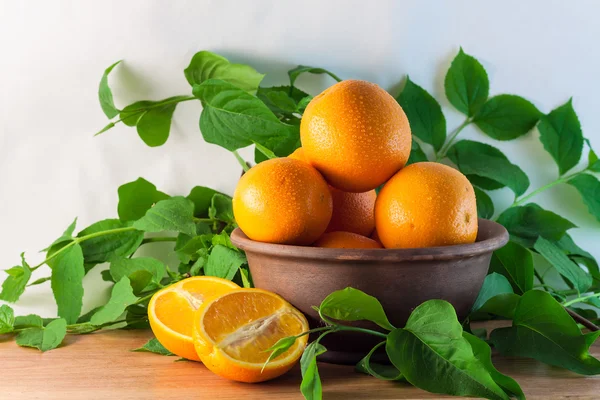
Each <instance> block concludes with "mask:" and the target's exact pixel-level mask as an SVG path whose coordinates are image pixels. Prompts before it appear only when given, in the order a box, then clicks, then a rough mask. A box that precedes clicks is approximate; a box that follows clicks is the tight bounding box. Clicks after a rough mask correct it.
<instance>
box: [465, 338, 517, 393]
mask: <svg viewBox="0 0 600 400" xmlns="http://www.w3.org/2000/svg"><path fill="white" fill-rule="evenodd" d="M463 337H464V338H465V339H466V340H467V341H468V342H469V344H470V345H471V348H472V349H473V355H474V356H475V358H476V359H477V360H478V361H479V362H480V363H481V364H483V366H484V367H485V369H486V370H487V371H488V372H489V373H490V375H491V376H492V379H494V381H495V382H496V383H497V384H498V386H500V387H501V388H502V389H503V390H504V391H505V392H506V393H507V394H509V395H511V396H514V397H516V398H517V399H519V400H525V394H524V393H523V390H522V389H521V386H519V384H518V383H517V381H515V380H514V379H513V378H511V377H509V376H506V375H504V374H502V373H501V372H500V371H498V370H497V369H496V367H494V364H492V350H491V349H490V346H489V345H488V344H487V343H486V342H485V341H483V340H481V339H479V338H478V337H476V336H474V335H471V334H470V333H467V332H463Z"/></svg>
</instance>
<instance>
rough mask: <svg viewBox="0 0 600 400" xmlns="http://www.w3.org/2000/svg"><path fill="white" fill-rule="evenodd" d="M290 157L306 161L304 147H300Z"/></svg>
mask: <svg viewBox="0 0 600 400" xmlns="http://www.w3.org/2000/svg"><path fill="white" fill-rule="evenodd" d="M288 157H289V158H293V159H295V160H300V161H306V157H305V156H304V149H302V147H298V148H297V149H296V150H294V152H293V153H292V154H290V155H289V156H288Z"/></svg>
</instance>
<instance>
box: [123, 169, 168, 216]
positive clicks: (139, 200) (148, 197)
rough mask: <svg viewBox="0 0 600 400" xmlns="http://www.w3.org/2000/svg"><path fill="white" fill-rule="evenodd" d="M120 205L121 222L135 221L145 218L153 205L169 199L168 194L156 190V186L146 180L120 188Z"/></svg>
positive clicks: (140, 179)
mask: <svg viewBox="0 0 600 400" xmlns="http://www.w3.org/2000/svg"><path fill="white" fill-rule="evenodd" d="M118 193H119V205H118V206H117V209H118V212H119V218H120V219H121V221H135V220H138V219H140V218H142V217H143V216H144V214H146V211H148V210H149V209H150V208H151V207H152V205H153V204H155V203H157V202H159V201H161V200H165V199H168V198H169V195H168V194H165V193H163V192H161V191H158V190H156V186H154V185H153V184H152V183H150V182H148V181H147V180H145V179H144V178H138V179H137V180H135V181H133V182H129V183H125V184H124V185H121V186H119V190H118Z"/></svg>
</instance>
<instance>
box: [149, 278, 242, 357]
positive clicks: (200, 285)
mask: <svg viewBox="0 0 600 400" xmlns="http://www.w3.org/2000/svg"><path fill="white" fill-rule="evenodd" d="M237 289H240V287H239V286H238V285H236V284H235V283H233V282H231V281H228V280H226V279H221V278H215V277H213V276H194V277H191V278H187V279H184V280H182V281H179V282H177V283H175V284H173V285H171V286H169V287H166V288H164V289H162V290H160V291H158V292H156V293H155V294H154V296H152V299H150V303H149V304H148V319H149V321H150V327H151V328H152V332H154V336H156V338H157V339H158V341H159V342H160V343H161V344H162V345H163V346H164V347H165V348H166V349H167V350H169V351H170V352H171V353H174V354H177V355H178V356H180V357H184V358H187V359H188V360H195V361H200V358H198V355H197V354H196V350H195V349H194V343H193V340H192V333H193V330H194V329H193V327H194V322H193V321H194V315H195V312H196V310H197V309H198V308H200V306H201V305H202V304H203V303H204V302H206V301H207V300H209V299H211V298H213V297H215V296H219V295H222V294H224V293H228V292H231V291H233V290H237Z"/></svg>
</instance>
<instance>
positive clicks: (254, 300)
mask: <svg viewBox="0 0 600 400" xmlns="http://www.w3.org/2000/svg"><path fill="white" fill-rule="evenodd" d="M308 329H309V327H308V322H307V321H306V318H305V317H304V315H302V313H301V312H300V311H298V310H296V309H295V308H294V307H292V306H291V305H290V304H289V303H288V302H287V301H285V300H284V299H282V298H281V297H280V296H278V295H276V294H274V293H271V292H268V291H265V290H261V289H240V290H237V291H235V292H230V293H226V294H224V295H222V296H219V297H215V298H213V299H212V300H210V301H208V302H206V303H204V304H203V305H202V307H200V309H199V310H198V311H197V314H196V318H195V322H194V344H195V346H196V352H197V353H198V356H199V357H200V360H202V362H203V363H204V365H206V367H207V368H208V369H210V370H211V371H212V372H214V373H216V374H217V375H220V376H222V377H224V378H228V379H232V380H236V381H240V382H262V381H266V380H269V379H273V378H276V377H278V376H280V375H282V374H284V373H285V372H287V371H288V370H289V369H290V368H292V367H293V366H294V364H295V363H296V362H297V361H298V359H299V358H300V356H301V355H302V352H303V351H304V347H305V346H306V342H307V340H308V337H307V336H302V337H301V338H299V339H297V340H296V343H295V344H294V345H293V346H292V347H291V348H290V349H288V350H287V351H286V352H284V353H283V354H281V355H279V356H278V357H276V358H275V359H274V360H272V361H271V362H270V363H269V364H268V365H267V366H266V367H265V368H264V370H262V368H263V364H264V363H265V361H267V359H268V358H269V355H270V352H269V351H267V350H268V349H269V348H270V347H271V346H273V345H274V344H275V343H276V342H277V341H278V340H279V339H282V338H284V337H288V336H295V335H299V334H300V333H302V332H305V331H307V330H308ZM261 370H262V371H261Z"/></svg>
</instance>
